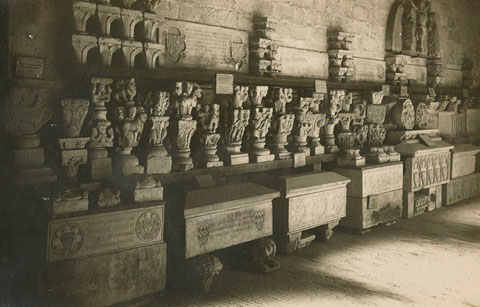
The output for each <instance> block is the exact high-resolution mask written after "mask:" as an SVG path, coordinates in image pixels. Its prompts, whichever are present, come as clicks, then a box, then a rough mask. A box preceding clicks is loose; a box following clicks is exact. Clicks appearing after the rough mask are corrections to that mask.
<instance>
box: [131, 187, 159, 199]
mask: <svg viewBox="0 0 480 307" xmlns="http://www.w3.org/2000/svg"><path fill="white" fill-rule="evenodd" d="M133 199H134V202H136V203H146V202H152V201H160V200H163V187H155V188H150V189H135V191H134V195H133Z"/></svg>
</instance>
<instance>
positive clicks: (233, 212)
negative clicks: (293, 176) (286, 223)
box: [184, 183, 280, 258]
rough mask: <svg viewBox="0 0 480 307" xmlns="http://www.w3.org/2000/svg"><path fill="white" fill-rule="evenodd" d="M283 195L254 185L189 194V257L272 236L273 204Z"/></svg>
mask: <svg viewBox="0 0 480 307" xmlns="http://www.w3.org/2000/svg"><path fill="white" fill-rule="evenodd" d="M279 195H280V193H278V192H276V191H274V190H271V189H268V188H265V187H262V186H259V185H256V184H253V183H246V184H236V185H230V186H222V187H214V188H206V189H201V190H194V191H189V192H187V195H186V200H185V211H184V214H185V241H186V242H185V248H186V250H185V257H186V258H191V257H194V256H198V255H202V254H205V253H209V252H212V251H215V250H219V249H222V248H226V247H230V246H233V245H237V244H240V243H245V242H249V241H253V240H255V239H259V238H263V237H267V236H270V235H272V234H273V218H272V200H273V199H274V198H276V197H278V196H279Z"/></svg>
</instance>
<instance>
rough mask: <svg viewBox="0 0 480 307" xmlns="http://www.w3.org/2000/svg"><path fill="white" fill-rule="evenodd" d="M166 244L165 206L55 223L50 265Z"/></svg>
mask: <svg viewBox="0 0 480 307" xmlns="http://www.w3.org/2000/svg"><path fill="white" fill-rule="evenodd" d="M162 241H163V205H161V206H154V207H145V208H138V209H132V210H123V211H115V212H108V213H100V214H91V215H84V216H80V217H73V218H66V219H56V220H51V221H50V222H49V224H48V248H47V259H48V262H54V261H59V260H65V259H74V258H79V257H85V256H91V255H98V254H104V253H107V252H112V251H118V250H123V249H125V248H132V247H140V246H146V245H150V244H153V243H159V242H162Z"/></svg>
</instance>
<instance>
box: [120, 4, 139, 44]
mask: <svg viewBox="0 0 480 307" xmlns="http://www.w3.org/2000/svg"><path fill="white" fill-rule="evenodd" d="M121 18H122V25H123V35H124V36H125V37H124V38H126V39H130V40H133V39H134V35H135V26H136V25H137V24H138V23H139V22H141V21H143V13H142V12H140V11H136V10H129V9H122V13H121Z"/></svg>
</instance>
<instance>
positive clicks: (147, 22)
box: [143, 13, 165, 43]
mask: <svg viewBox="0 0 480 307" xmlns="http://www.w3.org/2000/svg"><path fill="white" fill-rule="evenodd" d="M164 20H165V19H164V18H163V17H160V16H157V15H156V14H152V13H144V14H143V24H144V26H145V39H146V40H147V42H151V43H159V42H160V38H158V37H157V38H155V33H156V31H157V30H158V33H161V32H160V26H161V25H162V22H163V21H164Z"/></svg>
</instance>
